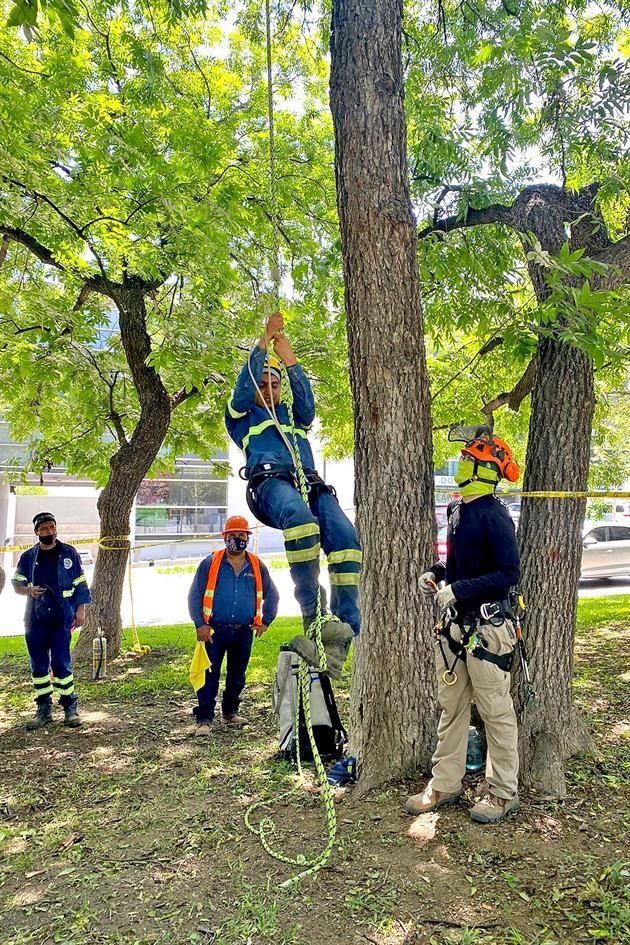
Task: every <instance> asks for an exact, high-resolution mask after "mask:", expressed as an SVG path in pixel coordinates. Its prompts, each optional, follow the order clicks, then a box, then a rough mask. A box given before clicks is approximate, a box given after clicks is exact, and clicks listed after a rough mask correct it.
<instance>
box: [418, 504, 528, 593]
mask: <svg viewBox="0 0 630 945" xmlns="http://www.w3.org/2000/svg"><path fill="white" fill-rule="evenodd" d="M431 570H432V571H433V573H434V574H435V578H436V580H437V581H444V580H445V581H446V583H447V584H450V585H451V589H452V591H453V594H454V595H455V600H456V605H457V609H458V612H459V611H461V612H464V611H471V612H472V611H474V610H475V609H476V608H478V607H479V605H480V604H482V603H486V602H490V601H495V600H504V599H505V598H506V597H507V596H508V593H509V590H510V588H511V587H515V586H516V584H517V583H518V580H519V577H520V562H519V554H518V545H517V542H516V534H515V532H514V522H513V521H512V519H511V518H510V513H509V512H508V510H507V508H506V507H505V505H504V504H503V502H501V500H500V499H498V498H497V497H496V496H494V495H484V496H480V497H479V498H478V499H475V500H474V501H473V502H462V501H459V500H458V501H456V502H453V503H452V504H451V505H450V506H449V509H448V531H447V537H446V564H444V562H438V563H436V564H434V565H433V566H432V568H431Z"/></svg>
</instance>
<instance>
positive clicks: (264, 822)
mask: <svg viewBox="0 0 630 945" xmlns="http://www.w3.org/2000/svg"><path fill="white" fill-rule="evenodd" d="M265 25H266V38H267V107H268V126H269V203H270V216H271V223H272V250H271V257H270V268H271V280H272V284H273V290H272V293H271V301H272V305H273V310H274V311H277V310H278V307H279V297H280V218H279V214H278V192H277V177H276V150H275V121H274V107H273V58H272V30H271V2H270V0H265ZM281 379H282V380H281V395H282V402H283V403H284V404H285V405H286V408H287V413H288V415H289V435H290V437H291V443H292V447H293V449H292V452H293V456H294V460H295V469H296V473H297V478H298V485H299V489H300V495H301V496H302V499H303V500H304V502H305V503H306V505H307V506H308V504H309V502H308V482H307V479H306V475H305V473H304V467H303V465H302V458H301V456H300V449H299V446H298V440H297V434H296V432H295V420H294V416H293V391H292V389H291V382H290V379H289V375H288V372H287V369H286V367H285V365H284V364H282V366H281ZM323 618H324V614H323V613H322V601H321V588H318V592H317V603H316V611H315V617H314V619H313V621H312V622H311V625H310V627H308V629H307V631H306V632H307V633H308V635H309V637H310V638H311V639H312V640H313V641H314V642H315V647H316V649H317V654H318V659H319V667H320V672H326V668H327V665H328V664H327V660H326V651H325V650H324V645H323V643H322V621H323ZM309 682H310V674H309V669H308V664H307V662H306V660H303V659H301V658H300V668H299V672H298V698H297V700H296V703H297V704H296V717H295V719H294V722H293V731H294V734H295V744H296V761H297V769H298V774H299V776H300V777H302V759H301V756H300V737H299V734H300V733H299V718H300V709H301V710H302V712H303V713H304V724H305V727H306V731H307V734H308V740H309V744H310V747H311V752H312V755H313V762H314V765H315V771H316V774H317V781H318V784H319V787H320V791H321V797H322V802H323V804H324V810H325V816H326V844H325V846H324V848H323V850H322V851H321V852H320V853H319V854H317V855H316V856H313V857H310V858H309V857H307V856H306V855H305V854H303V853H300V854H298V855H296V856H289V855H288V854H286V853H283V852H282V851H281V850H277V849H276V848H275V847H274V846H273V845H272V839H273V838H274V837H275V836H276V834H277V830H276V826H275V824H274V822H273V820H272V819H271V818H270V817H268V816H267V817H263V818H262V819H261V820H260V822H259V823H258V826H256V825H254V824H252V822H251V816H252V814H253V813H254V811H256V810H258V809H262V808H264V807H267V806H269V804H270V803H271V801H257V802H256V803H254V804H251V805H250V806H249V807H248V809H247V811H246V812H245V825H246V827H247V829H248V830H249V831H250V832H251V833H253V834H255V835H256V836H257V837H258V838H259V839H260V842H261V844H262V846H263V849H264V850H265V852H266V853H267V854H268V855H269V856H271V857H273V859H275V860H278V861H279V862H281V863H287V864H288V865H290V866H300V867H303V869H302V870H301V872H299V873H298V874H297V875H296V876H292V877H291V878H290V879H287V880H285V881H284V882H283V883H281V884H280V888H286V887H288V886H291V885H293V884H295V883H298V882H299V881H300V880H301V879H304V878H305V877H306V876H312V875H313V874H314V873H317V872H318V871H319V870H320V869H321V868H322V867H323V866H325V865H326V863H327V862H328V860H329V859H330V855H331V853H332V851H333V847H334V845H335V839H336V836H337V813H336V811H335V802H334V795H333V789H332V786H331V785H330V784H329V783H328V778H327V777H326V769H325V768H324V763H323V761H322V759H321V755H320V754H319V750H318V748H317V744H316V742H315V734H314V732H313V722H312V718H311V699H310V686H309ZM297 790H298V787H296V788H295V789H293V790H291V791H287V792H285V793H284V794H281V795H280V797H279V798H278V797H276V798H274V801H276V802H277V801H278V800H281V799H283V798H288V797H292V796H293V795H294V794H295V793H296V792H297Z"/></svg>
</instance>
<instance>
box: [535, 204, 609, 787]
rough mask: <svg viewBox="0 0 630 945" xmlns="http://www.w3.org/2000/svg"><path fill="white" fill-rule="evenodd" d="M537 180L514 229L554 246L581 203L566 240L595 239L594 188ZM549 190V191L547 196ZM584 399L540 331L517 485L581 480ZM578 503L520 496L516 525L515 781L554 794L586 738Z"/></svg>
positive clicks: (577, 372)
mask: <svg viewBox="0 0 630 945" xmlns="http://www.w3.org/2000/svg"><path fill="white" fill-rule="evenodd" d="M547 190H548V193H545V197H546V198H547V199H545V200H542V199H540V198H539V197H537V196H535V195H534V196H533V197H532V198H531V199H530V200H529V201H528V202H527V203H525V205H524V207H523V210H522V217H521V218H520V219H519V221H518V228H519V230H520V231H521V232H533V233H535V235H536V236H537V237H538V239H539V241H540V243H541V245H542V247H543V249H546V250H548V251H549V252H551V253H554V254H555V253H557V252H558V251H559V250H560V247H561V246H562V244H563V243H564V242H565V240H566V234H565V228H564V227H565V223H566V222H567V221H572V220H575V219H576V218H578V217H579V216H581V215H582V214H584V213H588V217H587V218H585V220H584V224H583V226H580V224H577V225H576V227H575V228H574V230H573V232H572V239H571V248H572V249H575V248H576V247H577V246H578V245H584V242H583V239H584V237H585V236H586V235H587V234H588V235H589V236H590V238H591V239H593V238H595V239H596V240H597V241H598V244H599V245H601V243H602V242H603V241H605V240H606V236H605V231H604V230H603V228H602V229H601V230H600V231H596V230H594V223H595V222H596V220H595V217H594V215H591V214H592V211H593V204H592V200H593V196H594V194H590V192H584V194H583V195H579V196H577V197H575V198H574V204H575V205H569V207H567V203H568V201H569V198H568V197H567V195H565V194H564V193H563V192H562V191H559V190H558V189H557V188H555V189H553V190H552V188H548V189H547ZM554 193H555V194H557V195H558V199H557V200H556V199H551V198H553V197H554ZM598 244H596V245H595V246H593V245H591V246H590V247H588V248H589V250H590V251H591V252H593V251H594V250H595V249H596V248H597V245H598ZM529 272H530V276H531V279H532V284H533V286H534V289H535V292H536V296H537V298H538V300H539V302H543V301H544V300H545V299H546V298H547V297H548V292H549V289H548V286H547V282H546V279H545V272H544V271H543V270H541V269H540V268H539V267H538V266H536V265H535V264H534V263H532V262H530V263H529ZM559 321H560V322H561V320H559ZM594 408H595V391H594V380H593V364H592V361H591V359H590V358H589V357H588V355H586V354H585V353H584V352H583V351H581V350H579V349H578V348H575V347H572V346H570V345H568V344H566V343H565V342H563V341H562V340H560V338H559V336H558V331H552V333H551V334H550V335H549V336H547V337H543V338H542V339H541V341H540V342H539V345H538V351H537V354H536V377H535V381H534V386H533V390H532V404H531V417H530V424H529V437H528V444H527V458H526V464H525V469H526V471H525V481H524V485H523V488H524V491H525V492H539V491H552V492H556V491H570V492H573V491H578V492H579V491H585V490H586V489H587V487H588V472H589V460H590V444H591V431H592V423H593V412H594ZM585 511H586V500H584V499H562V498H558V499H529V500H528V499H525V500H524V502H523V514H522V516H521V520H520V527H519V541H520V548H521V561H522V587H523V590H524V594H525V598H526V602H527V608H528V609H527V615H526V622H525V626H526V635H527V643H528V649H529V656H530V659H531V669H532V673H533V680H534V687H535V689H536V695H537V699H536V703H535V705H534V707H533V708H532V709H530V711H529V712H528V713H527V714H526V716H525V719H524V722H523V725H522V726H521V732H520V754H521V771H522V781H523V784H524V786H525V788H526V789H529V790H532V791H535V792H536V793H538V794H542V795H544V796H547V797H549V796H554V797H558V796H562V795H564V793H565V776H564V762H565V760H566V759H567V758H568V757H569V756H570V755H571V754H572V753H573V752H575V751H576V750H577V749H578V748H581V747H586V746H587V745H588V744H589V738H588V734H587V732H586V729H585V726H584V723H583V722H582V720H581V717H580V715H579V713H578V711H577V709H576V708H575V706H574V705H573V694H572V678H573V648H574V641H575V628H576V614H577V593H578V581H579V577H580V566H581V558H582V522H583V520H584V514H585Z"/></svg>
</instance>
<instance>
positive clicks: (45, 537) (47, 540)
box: [39, 535, 55, 545]
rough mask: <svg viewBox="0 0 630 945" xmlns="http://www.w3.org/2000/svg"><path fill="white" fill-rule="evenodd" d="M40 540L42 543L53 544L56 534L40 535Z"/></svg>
mask: <svg viewBox="0 0 630 945" xmlns="http://www.w3.org/2000/svg"><path fill="white" fill-rule="evenodd" d="M39 540H40V542H41V543H42V545H52V544H53V542H54V540H55V536H54V535H40V536H39Z"/></svg>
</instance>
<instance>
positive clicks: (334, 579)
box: [330, 571, 361, 585]
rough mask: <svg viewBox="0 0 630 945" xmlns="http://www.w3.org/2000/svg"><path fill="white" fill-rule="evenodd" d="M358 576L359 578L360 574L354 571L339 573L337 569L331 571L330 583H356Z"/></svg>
mask: <svg viewBox="0 0 630 945" xmlns="http://www.w3.org/2000/svg"><path fill="white" fill-rule="evenodd" d="M360 578H361V575H360V574H356V573H354V572H352V573H348V572H347V571H344V572H342V573H341V574H340V573H339V572H338V571H333V572H332V574H331V575H330V583H331V584H337V585H339V584H349V585H350V584H352V585H358V583H359V580H360Z"/></svg>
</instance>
